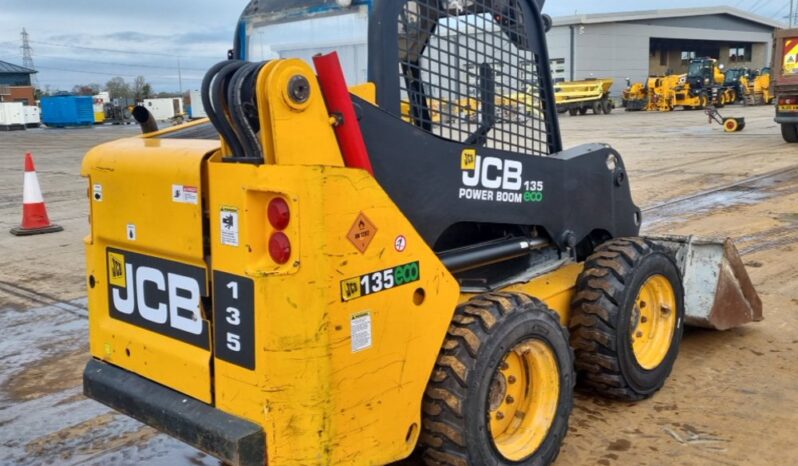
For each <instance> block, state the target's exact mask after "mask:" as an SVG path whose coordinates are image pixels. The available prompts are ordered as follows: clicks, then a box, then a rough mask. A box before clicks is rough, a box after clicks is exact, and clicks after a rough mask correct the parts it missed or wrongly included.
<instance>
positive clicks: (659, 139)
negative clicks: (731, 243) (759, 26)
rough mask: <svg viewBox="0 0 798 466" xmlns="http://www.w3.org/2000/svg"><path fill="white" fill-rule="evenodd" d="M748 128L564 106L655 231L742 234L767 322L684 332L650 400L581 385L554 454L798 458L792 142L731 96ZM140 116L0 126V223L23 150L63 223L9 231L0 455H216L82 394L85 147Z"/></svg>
mask: <svg viewBox="0 0 798 466" xmlns="http://www.w3.org/2000/svg"><path fill="white" fill-rule="evenodd" d="M721 112H722V113H724V114H728V115H729V116H744V117H746V119H747V122H748V124H747V127H746V129H745V131H744V132H743V133H739V134H724V133H723V132H722V130H721V128H720V127H719V126H717V125H715V126H709V125H707V124H706V117H705V116H704V115H703V113H701V112H673V113H669V114H659V113H624V112H622V111H618V110H616V112H614V113H613V114H612V115H608V116H593V115H587V116H580V117H569V116H567V115H566V116H563V117H562V119H561V125H562V129H563V133H564V140H565V146H566V147H571V146H574V145H577V144H581V143H588V142H605V143H609V144H611V145H613V146H614V147H616V148H617V149H618V150H619V151H620V152H621V154H622V155H623V157H624V161H625V163H626V166H627V169H628V172H629V176H630V179H631V183H632V189H633V193H634V197H635V200H636V202H637V203H638V205H640V206H641V207H642V208H643V209H644V211H645V221H644V231H645V232H646V233H649V234H698V235H706V236H730V237H732V238H734V239H735V240H736V241H737V243H738V247H739V249H740V251H741V252H742V254H743V259H744V261H745V262H746V264H747V266H748V269H749V272H750V274H751V276H752V279H753V282H754V284H755V285H756V287H757V289H758V290H759V292H760V295H761V297H762V299H763V302H764V304H765V317H766V320H765V321H764V322H762V323H759V324H754V325H750V326H748V327H745V328H742V329H737V330H732V331H729V332H723V333H718V332H709V331H703V330H689V331H688V332H687V334H686V335H685V338H684V340H683V343H682V350H681V354H680V356H679V360H678V361H677V363H676V367H675V369H674V372H673V374H672V376H671V379H670V380H669V382H668V383H667V384H666V385H665V387H664V388H663V390H662V391H661V392H659V393H658V394H657V395H656V396H655V397H653V398H652V399H650V400H646V401H643V402H638V403H619V402H610V401H606V400H603V399H598V398H591V397H588V396H585V395H578V396H577V400H576V405H575V409H574V413H573V415H572V417H571V429H570V431H569V434H568V437H567V438H566V440H565V445H564V446H563V450H562V453H561V455H560V458H559V460H558V462H557V464H561V465H570V464H598V465H604V466H609V465H625V464H637V465H662V464H680V465H705V464H719V465H760V464H761V465H765V464H798V450H797V449H795V448H794V435H793V432H794V426H796V425H798V410H796V407H798V384H796V376H795V374H796V363H797V362H798V312H796V311H798V273H796V272H798V265H796V264H798V249H796V246H798V146H789V145H787V144H785V143H784V142H783V141H782V139H781V136H780V134H779V129H778V127H777V126H776V125H775V123H773V122H772V115H773V109H772V108H770V107H755V108H746V107H742V106H733V107H727V108H726V109H722V110H721ZM136 132H137V128H134V127H122V128H120V127H99V128H94V129H80V130H31V131H27V132H19V133H0V230H8V229H10V228H12V227H14V226H16V225H17V224H18V222H19V216H20V202H21V193H22V185H21V182H22V166H23V158H22V157H23V155H24V152H25V151H33V153H34V155H35V157H36V162H37V164H38V169H39V177H40V182H41V184H42V186H43V189H44V196H45V199H46V200H47V201H48V207H49V210H50V215H51V217H52V218H53V220H54V221H56V222H58V223H60V224H62V225H63V226H64V227H65V228H66V230H65V231H64V232H63V233H59V234H53V235H47V236H43V237H34V238H16V237H12V236H11V235H6V234H0V329H2V330H0V332H1V333H0V335H2V338H0V446H1V447H2V448H0V464H25V465H27V464H31V465H33V464H64V465H69V464H102V465H108V464H125V465H127V464H148V465H198V464H199V465H202V464H206V465H218V464H219V463H218V461H216V460H214V459H212V458H210V457H208V456H206V455H204V454H202V453H200V452H197V451H196V450H193V449H191V448H189V447H187V446H184V445H182V444H180V443H179V442H176V441H174V440H172V439H170V438H168V437H166V436H164V435H160V434H158V433H156V432H155V431H153V430H152V429H150V428H148V427H145V426H142V425H141V424H139V423H137V422H135V421H133V420H131V419H128V418H126V417H125V416H121V415H117V414H115V413H113V412H111V411H110V410H108V409H107V408H105V407H103V406H101V405H99V404H98V403H95V402H93V401H91V400H87V399H85V398H83V396H82V395H81V389H80V381H81V379H80V378H81V371H82V368H83V365H84V363H85V361H86V360H87V358H88V353H87V343H86V342H87V336H86V301H85V298H84V296H85V291H84V286H85V285H84V259H83V243H82V238H83V237H84V236H85V235H86V233H87V231H88V228H87V225H88V224H87V200H86V192H87V191H86V189H87V186H86V184H85V182H84V180H83V179H81V178H80V177H79V171H80V161H81V158H82V156H83V154H84V153H85V152H86V150H88V149H89V148H90V147H92V146H94V145H96V144H98V143H101V142H103V141H108V140H112V139H115V138H118V137H121V136H125V135H131V134H135V133H136Z"/></svg>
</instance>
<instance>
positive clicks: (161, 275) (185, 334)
mask: <svg viewBox="0 0 798 466" xmlns="http://www.w3.org/2000/svg"><path fill="white" fill-rule="evenodd" d="M108 282H109V285H110V286H109V287H108V303H109V311H110V314H111V317H112V318H114V319H117V320H121V321H124V322H127V323H129V324H132V325H136V326H138V327H142V328H145V329H147V330H150V331H153V332H156V333H160V334H162V335H166V336H168V337H171V338H175V339H177V340H180V341H184V342H186V343H189V344H191V345H194V346H198V347H200V348H203V349H210V334H209V329H208V322H207V321H206V320H204V319H203V318H202V308H201V306H202V298H203V297H204V296H207V295H208V286H207V279H206V273H205V269H202V268H199V267H194V266H191V265H187V264H182V263H179V262H172V261H168V260H165V259H159V258H155V257H150V256H144V255H141V254H136V253H132V252H128V251H121V250H116V249H108Z"/></svg>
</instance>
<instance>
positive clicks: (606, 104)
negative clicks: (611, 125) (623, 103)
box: [601, 99, 612, 115]
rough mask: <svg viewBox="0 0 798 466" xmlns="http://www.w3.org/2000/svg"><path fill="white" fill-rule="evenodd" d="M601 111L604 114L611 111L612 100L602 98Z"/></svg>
mask: <svg viewBox="0 0 798 466" xmlns="http://www.w3.org/2000/svg"><path fill="white" fill-rule="evenodd" d="M601 111H603V112H604V114H605V115H609V114H610V113H612V101H611V100H609V99H605V100H602V101H601Z"/></svg>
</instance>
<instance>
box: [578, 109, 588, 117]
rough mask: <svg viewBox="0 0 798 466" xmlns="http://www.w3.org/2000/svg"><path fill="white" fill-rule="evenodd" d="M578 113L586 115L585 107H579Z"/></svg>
mask: <svg viewBox="0 0 798 466" xmlns="http://www.w3.org/2000/svg"><path fill="white" fill-rule="evenodd" d="M579 114H580V115H587V107H581V108H580V109H579Z"/></svg>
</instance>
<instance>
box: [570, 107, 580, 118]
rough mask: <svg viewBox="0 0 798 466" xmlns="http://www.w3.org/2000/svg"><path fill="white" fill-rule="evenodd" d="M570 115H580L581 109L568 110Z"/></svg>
mask: <svg viewBox="0 0 798 466" xmlns="http://www.w3.org/2000/svg"><path fill="white" fill-rule="evenodd" d="M568 114H569V115H571V116H576V115H577V114H579V109H578V108H571V109H568Z"/></svg>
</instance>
